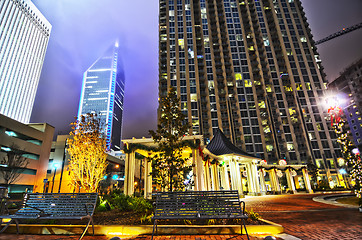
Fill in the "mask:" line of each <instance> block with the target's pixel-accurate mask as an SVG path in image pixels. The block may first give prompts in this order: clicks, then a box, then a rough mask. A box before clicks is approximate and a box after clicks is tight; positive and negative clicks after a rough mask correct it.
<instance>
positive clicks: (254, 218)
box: [245, 209, 260, 221]
mask: <svg viewBox="0 0 362 240" xmlns="http://www.w3.org/2000/svg"><path fill="white" fill-rule="evenodd" d="M245 212H246V213H247V214H248V216H249V218H250V219H251V220H252V221H258V220H259V218H260V215H259V213H256V212H254V211H253V209H251V210H250V211H245Z"/></svg>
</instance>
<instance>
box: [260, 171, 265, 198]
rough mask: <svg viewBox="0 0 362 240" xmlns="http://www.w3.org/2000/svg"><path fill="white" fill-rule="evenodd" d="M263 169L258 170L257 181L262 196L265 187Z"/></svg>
mask: <svg viewBox="0 0 362 240" xmlns="http://www.w3.org/2000/svg"><path fill="white" fill-rule="evenodd" d="M264 171H265V170H264V169H263V168H260V169H259V180H260V191H261V193H262V194H265V193H266V185H265V178H264Z"/></svg>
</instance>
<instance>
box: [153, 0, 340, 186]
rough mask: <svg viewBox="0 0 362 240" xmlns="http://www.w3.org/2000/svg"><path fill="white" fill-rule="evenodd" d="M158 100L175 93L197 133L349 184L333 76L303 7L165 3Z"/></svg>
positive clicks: (261, 2)
mask: <svg viewBox="0 0 362 240" xmlns="http://www.w3.org/2000/svg"><path fill="white" fill-rule="evenodd" d="M159 35H160V36H159V48H160V49H159V50H160V51H159V71H160V72H159V96H160V97H164V96H166V94H167V89H168V88H169V87H170V86H174V87H175V88H176V89H177V92H178V95H179V97H180V99H181V109H182V111H183V112H184V113H185V114H186V116H187V117H188V121H189V122H190V123H191V124H192V130H191V131H192V132H190V134H202V135H203V136H204V138H205V140H206V142H207V140H210V139H211V138H212V137H213V133H214V132H215V131H216V130H217V128H220V129H221V130H222V131H223V132H224V134H225V135H226V136H227V137H228V138H229V139H230V140H231V141H232V142H233V143H234V144H235V145H236V146H238V147H240V148H242V149H243V150H245V151H247V152H248V153H251V154H255V155H257V156H260V157H262V158H264V159H266V160H267V161H268V163H270V164H273V163H277V162H278V160H279V159H283V158H285V159H286V160H287V162H288V164H306V163H308V162H309V161H311V162H314V163H315V164H316V165H317V166H318V167H319V168H320V174H321V175H324V176H326V177H327V178H328V180H329V182H332V184H331V185H333V184H339V183H340V178H341V177H340V176H339V177H338V172H337V168H338V166H337V159H338V158H339V157H341V152H340V150H339V148H338V144H337V142H336V141H335V138H336V136H335V133H334V132H333V130H332V129H331V128H330V124H328V123H327V122H326V120H325V117H326V111H327V109H324V107H323V105H322V104H320V103H322V102H323V101H322V99H323V97H324V92H325V84H326V79H325V75H324V73H323V67H322V66H321V61H320V58H319V55H318V53H317V49H316V47H315V44H314V41H313V39H312V35H311V31H310V29H309V27H308V23H307V20H306V17H305V14H304V12H303V7H302V6H301V2H300V0H160V15H159Z"/></svg>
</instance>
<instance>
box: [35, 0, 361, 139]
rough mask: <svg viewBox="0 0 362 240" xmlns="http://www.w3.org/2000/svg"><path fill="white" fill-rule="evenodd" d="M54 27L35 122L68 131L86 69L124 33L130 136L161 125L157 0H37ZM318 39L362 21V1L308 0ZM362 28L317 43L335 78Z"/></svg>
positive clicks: (354, 54) (352, 55) (356, 53)
mask: <svg viewBox="0 0 362 240" xmlns="http://www.w3.org/2000/svg"><path fill="white" fill-rule="evenodd" d="M33 2H34V4H35V5H36V6H37V7H38V8H39V10H40V11H41V12H42V13H43V15H44V16H45V17H46V18H47V19H48V21H49V22H50V23H51V24H52V26H53V28H52V32H51V35H50V41H49V45H48V50H47V54H46V57H45V62H44V66H43V71H42V75H41V78H40V82H39V86H38V92H37V96H36V99H35V104H34V108H33V114H32V117H31V122H47V123H49V124H50V125H52V126H54V127H55V128H56V130H55V134H58V133H60V134H68V133H69V131H70V128H69V123H70V122H72V121H73V120H74V117H75V116H76V115H77V111H78V105H79V97H80V93H81V86H82V80H83V73H84V71H85V70H87V68H88V67H89V66H90V65H91V64H92V63H93V62H94V61H96V60H97V59H98V58H99V57H100V56H101V55H102V54H103V53H104V52H105V51H106V49H107V48H108V47H109V46H110V45H111V44H113V43H114V42H115V41H116V40H117V39H118V41H119V45H120V49H121V51H120V52H121V56H120V57H121V60H122V62H123V66H124V71H125V76H126V89H125V103H124V115H123V139H127V138H131V137H142V136H146V137H147V136H148V130H150V129H155V128H156V118H157V116H156V111H157V105H158V102H157V98H158V1H157V0H131V1H129V0H101V1H100V0H51V1H49V0H33ZM302 4H303V6H304V11H305V12H306V15H307V19H308V22H309V24H310V28H311V29H312V34H313V36H314V40H319V39H321V38H323V37H326V36H328V35H329V34H332V33H334V32H337V31H339V30H341V29H342V28H344V27H349V26H352V25H354V24H357V23H360V22H362V14H361V12H362V1H361V0H348V1H341V0H318V1H316V0H302ZM361 43H362V29H359V30H356V31H354V32H352V33H349V34H346V35H344V36H342V37H339V38H336V39H333V40H331V41H329V42H326V43H322V44H321V45H319V46H318V51H319V53H320V55H321V59H322V63H323V66H324V67H325V72H326V74H327V78H328V80H329V81H330V80H333V79H335V78H336V77H338V76H339V72H341V71H343V69H345V68H346V67H347V66H348V65H350V64H351V63H353V62H354V61H356V60H358V59H359V58H361V57H362V44H361Z"/></svg>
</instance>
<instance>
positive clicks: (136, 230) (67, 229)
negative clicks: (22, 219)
mask: <svg viewBox="0 0 362 240" xmlns="http://www.w3.org/2000/svg"><path fill="white" fill-rule="evenodd" d="M261 221H263V222H265V223H268V225H247V226H246V228H247V231H248V234H249V235H266V234H267V235H277V234H281V233H283V232H284V228H283V227H282V226H281V225H279V224H275V223H273V222H270V221H267V220H264V219H261ZM84 228H85V225H43V224H19V232H20V233H21V234H44V235H50V234H54V235H80V234H82V232H83V230H84ZM152 229H153V225H138V226H127V225H95V226H94V234H95V235H107V236H120V237H121V236H135V235H151V234H152ZM157 229H158V235H173V234H177V235H180V234H181V235H209V234H225V235H229V234H230V235H231V234H240V226H238V225H212V226H210V225H200V226H195V225H158V226H157ZM5 232H6V233H16V225H15V224H10V226H9V228H8V229H6V231H5ZM243 233H244V231H243ZM90 234H92V227H91V226H90V227H89V228H88V231H87V234H86V235H90Z"/></svg>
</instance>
